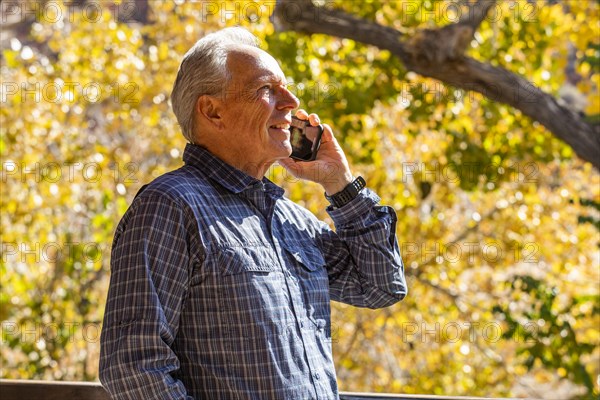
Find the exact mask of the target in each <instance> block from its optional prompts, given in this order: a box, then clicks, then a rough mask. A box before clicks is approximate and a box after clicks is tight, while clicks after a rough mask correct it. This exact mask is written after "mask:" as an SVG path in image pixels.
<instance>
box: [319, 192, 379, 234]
mask: <svg viewBox="0 0 600 400" xmlns="http://www.w3.org/2000/svg"><path fill="white" fill-rule="evenodd" d="M380 200H381V199H380V198H379V196H377V194H376V193H375V192H374V191H372V190H371V189H369V188H364V189H363V190H361V191H360V193H359V194H358V195H357V196H356V197H355V198H354V199H352V200H351V201H350V202H348V204H345V205H344V206H343V207H340V208H335V207H333V206H331V205H330V206H328V207H327V209H326V211H327V213H328V214H329V216H330V217H331V219H332V220H333V223H334V224H335V226H342V225H346V224H348V223H350V222H352V221H354V220H356V219H357V218H360V217H362V216H364V215H367V214H368V212H369V210H371V209H372V208H373V206H375V205H376V204H377V203H379V201H380Z"/></svg>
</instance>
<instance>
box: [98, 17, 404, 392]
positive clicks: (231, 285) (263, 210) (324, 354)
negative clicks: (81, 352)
mask: <svg viewBox="0 0 600 400" xmlns="http://www.w3.org/2000/svg"><path fill="white" fill-rule="evenodd" d="M172 104H173V111H174V112H175V115H176V116H177V120H178V122H179V124H180V126H181V128H182V131H183V134H184V135H185V137H186V138H187V140H188V141H189V142H190V143H188V144H187V146H186V148H185V151H184V154H183V161H184V162H185V165H184V166H183V167H181V168H179V169H177V170H175V171H172V172H169V173H167V174H165V175H163V176H161V177H159V178H157V179H156V180H154V181H153V182H152V183H150V184H149V185H148V186H147V187H146V188H145V190H143V191H141V192H140V193H138V195H137V196H136V198H135V200H134V201H133V203H132V204H131V206H130V208H129V209H128V210H127V212H126V213H125V215H124V216H123V218H122V220H121V222H120V223H119V225H118V227H117V230H116V233H115V237H114V243H113V249H112V254H111V278H110V288H109V291H108V299H107V305H106V313H105V316H104V325H103V329H102V338H101V354H100V379H101V381H102V384H103V385H104V387H105V388H106V389H107V390H108V392H109V393H110V394H111V396H112V397H113V398H115V399H191V398H193V399H210V400H213V399H277V400H280V399H302V400H304V399H336V398H338V388H337V383H336V375H335V368H334V364H333V359H332V353H331V321H330V300H336V301H340V302H344V303H348V304H352V305H355V306H358V307H369V308H380V307H386V306H390V305H392V304H394V303H396V302H398V301H399V300H401V299H402V298H404V296H405V295H406V291H407V289H406V283H405V278H404V268H403V265H402V260H401V257H400V253H399V249H398V244H397V241H396V237H395V226H396V215H395V213H394V211H393V210H392V209H391V208H390V207H386V206H378V205H377V203H378V201H379V198H378V197H377V195H376V194H375V193H374V192H372V191H371V190H369V189H367V188H364V180H362V179H361V178H357V179H355V178H354V176H353V175H352V173H351V171H350V168H349V165H348V163H347V161H346V157H345V155H344V152H343V151H342V149H341V148H340V146H339V144H338V143H337V141H336V139H335V138H334V135H333V132H332V130H331V128H330V127H329V126H328V125H325V124H324V125H323V126H324V132H323V138H322V144H321V148H320V150H319V152H318V156H317V158H316V160H315V161H310V162H299V161H295V160H292V159H290V158H289V156H290V154H291V145H290V132H289V126H290V118H291V114H292V111H294V110H295V109H296V108H297V107H298V106H299V104H298V99H297V98H296V97H294V95H293V94H292V93H291V92H290V91H289V90H288V89H287V88H286V80H285V76H284V74H283V72H282V71H281V68H280V67H279V65H278V63H277V62H276V61H275V59H273V57H271V56H270V55H269V54H267V53H266V52H264V51H263V50H261V49H260V48H258V46H257V39H256V38H255V37H254V36H253V35H252V34H250V33H249V32H247V31H245V30H244V29H242V28H227V29H223V30H221V31H218V32H216V33H213V34H210V35H208V36H206V37H204V38H202V39H201V40H199V41H198V42H197V43H196V44H195V45H194V46H193V47H192V48H191V49H190V50H189V51H188V53H187V54H186V55H185V56H184V58H183V61H182V63H181V66H180V68H179V72H178V75H177V79H176V81H175V85H174V88H173V93H172ZM296 115H297V116H298V117H300V118H301V119H308V120H309V121H310V124H312V125H317V124H318V123H319V120H318V116H317V115H316V114H310V115H308V114H307V113H306V112H305V111H304V110H298V111H296ZM275 162H279V163H280V164H281V165H283V166H284V167H285V168H287V169H288V170H289V171H290V172H292V173H293V174H294V175H295V176H297V177H299V178H302V179H311V180H314V181H316V182H318V183H320V184H321V185H322V186H323V188H324V190H325V192H326V194H327V196H328V198H329V199H330V201H331V202H332V205H331V206H330V207H328V209H327V212H328V213H329V215H330V216H331V218H332V220H333V221H334V224H335V227H336V230H335V231H333V230H332V229H331V228H330V227H329V226H328V225H327V224H325V223H324V222H321V221H319V220H317V219H316V218H315V216H314V215H312V214H311V213H310V212H308V211H307V210H306V209H304V208H302V207H300V206H299V205H297V204H295V203H293V202H292V201H290V200H288V199H286V198H285V197H283V194H284V191H283V190H282V189H281V188H280V187H278V186H277V185H275V184H274V183H272V182H271V181H269V180H268V179H267V178H265V177H264V174H265V172H266V171H267V169H268V168H269V166H271V165H272V164H273V163H275ZM325 169H327V171H329V172H328V173H327V174H323V173H322V174H319V173H318V171H323V170H325Z"/></svg>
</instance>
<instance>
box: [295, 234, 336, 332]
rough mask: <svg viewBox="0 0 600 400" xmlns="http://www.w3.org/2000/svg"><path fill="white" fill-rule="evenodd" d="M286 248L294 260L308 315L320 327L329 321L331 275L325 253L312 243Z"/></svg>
mask: <svg viewBox="0 0 600 400" xmlns="http://www.w3.org/2000/svg"><path fill="white" fill-rule="evenodd" d="M286 250H287V252H288V253H289V254H290V255H291V256H292V259H293V262H294V266H295V273H296V275H297V277H298V283H299V286H300V288H301V292H302V296H303V298H304V303H305V305H306V312H307V317H308V318H309V319H310V320H312V321H313V322H314V323H315V324H316V325H317V326H318V327H321V326H322V325H323V324H325V323H329V322H328V321H329V315H330V303H329V302H330V297H329V277H328V274H327V268H326V265H325V259H324V258H323V254H322V253H321V252H320V251H319V249H318V248H316V247H314V246H311V245H307V246H291V247H289V248H287V249H286Z"/></svg>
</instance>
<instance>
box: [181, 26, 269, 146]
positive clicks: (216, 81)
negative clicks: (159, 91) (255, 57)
mask: <svg viewBox="0 0 600 400" xmlns="http://www.w3.org/2000/svg"><path fill="white" fill-rule="evenodd" d="M240 45H246V46H253V47H258V38H257V37H256V36H254V35H253V34H252V33H250V32H248V31H247V30H245V29H244V28H239V27H231V28H225V29H222V30H220V31H217V32H213V33H211V34H209V35H206V36H205V37H203V38H202V39H200V40H198V41H197V42H196V44H195V45H194V46H192V48H191V49H189V50H188V52H187V53H185V55H184V56H183V60H182V61H181V65H180V66H179V71H178V72H177V79H175V84H174V85H173V91H172V92H171V105H172V106H173V112H174V113H175V116H176V117H177V122H179V126H181V130H182V132H183V136H185V138H186V139H187V140H188V141H189V142H191V143H193V142H194V109H195V105H196V101H197V100H198V98H199V97H200V96H202V95H211V96H218V95H221V94H222V92H223V89H224V88H225V86H226V85H227V82H228V80H229V74H228V71H227V54H228V52H229V50H231V49H232V48H235V47H237V46H240Z"/></svg>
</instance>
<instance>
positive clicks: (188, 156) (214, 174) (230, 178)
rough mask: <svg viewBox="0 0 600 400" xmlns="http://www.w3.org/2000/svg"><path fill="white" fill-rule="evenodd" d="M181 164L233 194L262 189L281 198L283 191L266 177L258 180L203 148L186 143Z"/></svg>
mask: <svg viewBox="0 0 600 400" xmlns="http://www.w3.org/2000/svg"><path fill="white" fill-rule="evenodd" d="M183 162H184V163H186V164H187V165H191V166H194V167H196V168H198V169H199V170H200V171H202V172H203V173H204V174H206V175H207V176H208V177H209V178H210V179H211V180H213V181H215V182H216V183H218V184H219V185H221V186H223V187H224V188H225V189H227V190H229V191H230V192H233V193H236V194H237V193H241V192H243V191H246V190H254V189H256V188H258V187H260V188H262V189H263V190H264V191H265V192H266V193H269V194H271V195H273V196H274V197H282V196H283V193H284V190H283V189H282V188H280V187H279V186H277V185H276V184H274V183H273V182H271V181H270V180H269V179H267V178H266V177H263V178H262V180H258V179H256V178H254V177H252V176H250V175H248V174H246V173H245V172H243V171H241V170H239V169H237V168H235V167H234V166H232V165H229V164H227V163H226V162H224V161H223V160H221V159H220V158H218V157H216V156H215V155H213V154H212V153H211V152H210V151H208V150H207V149H205V148H204V147H201V146H198V145H195V144H191V143H188V144H187V145H186V146H185V150H184V151H183Z"/></svg>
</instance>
